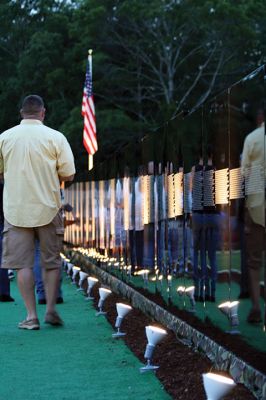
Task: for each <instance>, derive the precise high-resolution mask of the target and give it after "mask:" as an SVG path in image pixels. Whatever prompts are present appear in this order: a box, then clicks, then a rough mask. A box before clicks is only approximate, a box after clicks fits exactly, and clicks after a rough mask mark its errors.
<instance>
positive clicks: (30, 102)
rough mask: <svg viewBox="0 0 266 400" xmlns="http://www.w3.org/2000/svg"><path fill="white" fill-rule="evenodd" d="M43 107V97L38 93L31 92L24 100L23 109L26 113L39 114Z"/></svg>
mask: <svg viewBox="0 0 266 400" xmlns="http://www.w3.org/2000/svg"><path fill="white" fill-rule="evenodd" d="M43 108H44V102H43V99H42V98H41V97H40V96H38V95H36V94H31V95H29V96H27V97H25V99H24V100H23V102H22V108H21V111H22V112H23V113H24V114H38V113H39V112H40V111H42V110H43Z"/></svg>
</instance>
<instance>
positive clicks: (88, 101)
mask: <svg viewBox="0 0 266 400" xmlns="http://www.w3.org/2000/svg"><path fill="white" fill-rule="evenodd" d="M81 114H82V115H83V117H84V129H83V144H84V147H85V149H86V150H87V152H88V153H89V154H90V155H93V154H94V153H96V151H97V150H98V145H97V137H96V118H95V108H94V100H93V93H92V76H91V60H88V63H87V69H86V79H85V84H84V90H83V98H82V110H81Z"/></svg>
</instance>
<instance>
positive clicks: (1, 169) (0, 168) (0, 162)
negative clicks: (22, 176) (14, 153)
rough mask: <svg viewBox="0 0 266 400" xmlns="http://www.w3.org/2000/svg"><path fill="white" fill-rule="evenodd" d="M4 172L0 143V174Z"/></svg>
mask: <svg viewBox="0 0 266 400" xmlns="http://www.w3.org/2000/svg"><path fill="white" fill-rule="evenodd" d="M3 173H4V160H3V154H2V149H1V144H0V174H3Z"/></svg>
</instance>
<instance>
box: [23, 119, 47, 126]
mask: <svg viewBox="0 0 266 400" xmlns="http://www.w3.org/2000/svg"><path fill="white" fill-rule="evenodd" d="M20 124H22V125H24V124H39V125H42V121H40V120H39V119H26V118H25V119H23V120H22V121H21V122H20Z"/></svg>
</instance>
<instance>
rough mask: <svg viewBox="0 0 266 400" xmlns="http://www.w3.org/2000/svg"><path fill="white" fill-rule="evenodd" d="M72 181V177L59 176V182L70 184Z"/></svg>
mask: <svg viewBox="0 0 266 400" xmlns="http://www.w3.org/2000/svg"><path fill="white" fill-rule="evenodd" d="M73 179H74V175H70V176H59V180H60V182H71V181H73Z"/></svg>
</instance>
